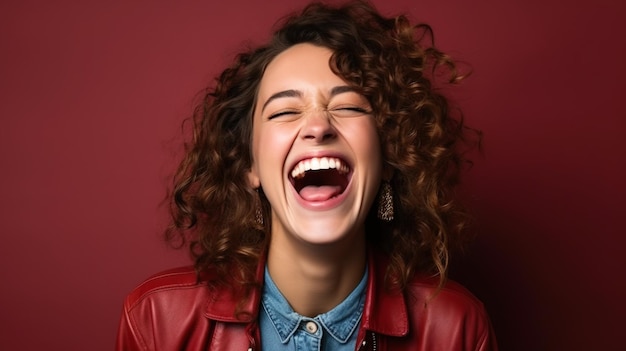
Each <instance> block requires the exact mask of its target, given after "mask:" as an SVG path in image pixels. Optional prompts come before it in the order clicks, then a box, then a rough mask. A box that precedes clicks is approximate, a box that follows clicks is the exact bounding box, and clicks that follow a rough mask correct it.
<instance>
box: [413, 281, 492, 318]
mask: <svg viewBox="0 0 626 351" xmlns="http://www.w3.org/2000/svg"><path fill="white" fill-rule="evenodd" d="M438 284H439V278H438V277H424V276H417V277H415V278H413V280H412V281H411V282H410V283H409V285H408V286H407V290H408V294H409V297H410V298H413V299H416V300H419V301H421V302H422V303H423V305H424V307H429V306H433V307H437V308H448V309H452V310H457V311H458V312H472V311H474V312H481V313H482V312H483V311H484V306H483V303H482V302H481V301H480V300H479V299H478V298H476V296H474V295H473V294H472V293H471V292H470V291H469V290H467V289H466V288H465V287H464V286H462V285H461V284H459V283H457V282H455V281H453V280H447V281H446V283H445V284H444V286H443V287H441V288H439V287H438ZM450 312H452V311H450Z"/></svg>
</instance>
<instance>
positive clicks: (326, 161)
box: [291, 157, 350, 178]
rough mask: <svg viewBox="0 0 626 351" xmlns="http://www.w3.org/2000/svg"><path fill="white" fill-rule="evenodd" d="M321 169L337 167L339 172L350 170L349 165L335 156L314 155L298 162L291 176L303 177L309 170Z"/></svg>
mask: <svg viewBox="0 0 626 351" xmlns="http://www.w3.org/2000/svg"><path fill="white" fill-rule="evenodd" d="M320 169H336V170H337V171H339V173H342V174H346V173H348V172H349V171H350V169H349V168H348V166H347V165H344V164H343V162H342V161H341V160H340V159H338V158H335V157H313V158H310V159H306V160H303V161H300V162H298V164H297V165H295V167H293V170H292V171H291V176H292V177H293V178H302V177H304V173H305V172H307V171H317V170H320Z"/></svg>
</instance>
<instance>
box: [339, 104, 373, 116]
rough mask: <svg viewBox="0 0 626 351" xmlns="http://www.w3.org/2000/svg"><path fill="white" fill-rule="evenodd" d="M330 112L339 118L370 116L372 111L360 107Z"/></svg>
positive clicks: (349, 107)
mask: <svg viewBox="0 0 626 351" xmlns="http://www.w3.org/2000/svg"><path fill="white" fill-rule="evenodd" d="M330 112H331V113H332V114H333V115H335V116H338V117H356V116H362V115H368V114H370V113H371V111H370V110H368V109H366V108H364V107H359V106H340V107H335V108H333V109H331V110H330Z"/></svg>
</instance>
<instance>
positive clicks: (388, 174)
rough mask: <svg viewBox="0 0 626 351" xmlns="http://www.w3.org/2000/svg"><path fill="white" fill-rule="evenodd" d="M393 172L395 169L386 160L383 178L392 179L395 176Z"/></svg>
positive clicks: (385, 179)
mask: <svg viewBox="0 0 626 351" xmlns="http://www.w3.org/2000/svg"><path fill="white" fill-rule="evenodd" d="M393 172H394V169H393V168H391V166H390V165H388V164H387V163H386V162H385V163H383V174H382V177H383V179H382V180H384V181H386V182H388V181H390V180H391V178H392V177H393Z"/></svg>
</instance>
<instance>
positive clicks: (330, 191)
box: [300, 185, 341, 201]
mask: <svg viewBox="0 0 626 351" xmlns="http://www.w3.org/2000/svg"><path fill="white" fill-rule="evenodd" d="M340 192H341V187H340V186H333V185H322V186H314V185H308V186H305V187H304V188H302V190H300V197H302V198H303V199H305V200H306V201H326V200H328V199H330V198H331V197H333V196H337V195H339V193H340Z"/></svg>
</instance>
